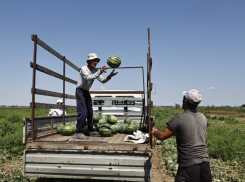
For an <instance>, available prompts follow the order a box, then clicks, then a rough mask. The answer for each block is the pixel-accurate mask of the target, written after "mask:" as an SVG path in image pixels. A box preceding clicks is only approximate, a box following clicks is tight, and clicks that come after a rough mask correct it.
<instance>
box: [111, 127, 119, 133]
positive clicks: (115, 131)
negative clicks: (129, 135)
mask: <svg viewBox="0 0 245 182" xmlns="http://www.w3.org/2000/svg"><path fill="white" fill-rule="evenodd" d="M111 132H112V134H116V133H118V132H119V126H116V125H111Z"/></svg>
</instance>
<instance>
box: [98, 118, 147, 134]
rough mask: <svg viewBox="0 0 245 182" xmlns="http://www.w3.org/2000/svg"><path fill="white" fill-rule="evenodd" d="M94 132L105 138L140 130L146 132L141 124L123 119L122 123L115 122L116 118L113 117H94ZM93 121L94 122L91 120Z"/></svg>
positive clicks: (144, 125) (145, 126) (144, 126)
mask: <svg viewBox="0 0 245 182" xmlns="http://www.w3.org/2000/svg"><path fill="white" fill-rule="evenodd" d="M95 119H96V122H97V121H98V123H97V124H96V130H97V131H98V132H99V133H100V135H101V136H103V137H107V136H111V135H112V134H116V133H126V134H133V132H135V131H136V130H140V129H141V131H143V132H146V130H147V125H146V124H141V125H140V123H139V122H137V121H132V119H130V118H128V117H127V118H125V119H124V122H117V117H115V116H107V115H104V114H102V115H100V116H99V117H98V116H97V115H96V118H95ZM93 121H94V120H93Z"/></svg>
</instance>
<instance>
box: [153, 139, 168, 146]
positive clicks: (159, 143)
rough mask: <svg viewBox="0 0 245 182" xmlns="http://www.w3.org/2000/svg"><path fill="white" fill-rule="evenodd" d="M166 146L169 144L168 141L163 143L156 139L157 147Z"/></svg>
mask: <svg viewBox="0 0 245 182" xmlns="http://www.w3.org/2000/svg"><path fill="white" fill-rule="evenodd" d="M165 144H168V141H167V140H163V141H161V140H158V139H156V145H165Z"/></svg>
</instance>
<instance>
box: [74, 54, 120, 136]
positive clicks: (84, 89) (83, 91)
mask: <svg viewBox="0 0 245 182" xmlns="http://www.w3.org/2000/svg"><path fill="white" fill-rule="evenodd" d="M98 62H100V59H99V58H98V56H97V54H95V53H91V54H89V55H88V60H87V63H88V65H86V66H83V67H82V68H81V69H80V74H79V77H78V82H77V87H76V100H77V113H78V118H77V130H76V133H75V138H77V139H78V138H79V139H88V137H87V136H85V135H84V134H83V129H84V127H85V125H86V118H87V121H88V135H90V133H91V132H95V130H94V129H93V123H92V116H93V108H92V100H91V96H90V93H89V89H90V88H91V86H92V84H93V82H94V80H95V79H97V80H99V81H100V82H101V83H106V82H107V81H109V80H110V79H111V77H113V76H115V75H116V74H117V72H116V73H114V70H113V71H112V72H111V73H110V75H109V76H107V77H106V78H103V76H102V73H105V72H106V67H105V66H102V68H101V69H100V70H98V69H96V68H95V67H96V65H97V63H98Z"/></svg>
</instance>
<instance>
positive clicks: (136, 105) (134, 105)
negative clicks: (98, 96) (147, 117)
mask: <svg viewBox="0 0 245 182" xmlns="http://www.w3.org/2000/svg"><path fill="white" fill-rule="evenodd" d="M93 107H139V108H141V107H143V106H137V105H93Z"/></svg>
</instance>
